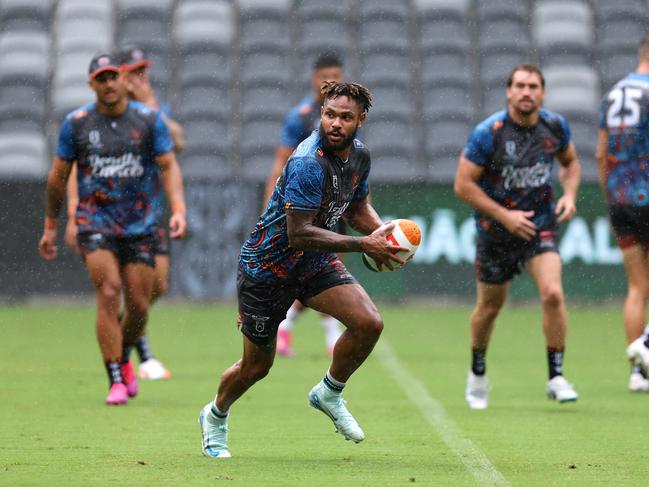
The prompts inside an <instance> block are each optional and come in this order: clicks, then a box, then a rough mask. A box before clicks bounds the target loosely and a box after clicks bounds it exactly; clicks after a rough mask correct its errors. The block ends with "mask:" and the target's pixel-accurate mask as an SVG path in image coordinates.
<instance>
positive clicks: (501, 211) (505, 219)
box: [453, 153, 536, 241]
mask: <svg viewBox="0 0 649 487" xmlns="http://www.w3.org/2000/svg"><path fill="white" fill-rule="evenodd" d="M483 172H484V169H483V168H482V167H481V166H479V165H477V164H474V163H473V162H471V161H469V160H468V159H467V158H465V157H464V153H462V155H461V156H460V162H459V164H458V168H457V173H456V174H455V184H454V185H453V189H454V191H455V194H456V195H457V197H458V198H460V199H461V200H462V201H464V202H465V203H467V204H469V205H470V206H472V207H473V208H475V209H476V210H478V211H479V212H480V213H482V214H484V215H487V216H489V217H491V218H493V219H494V220H497V221H499V222H500V223H502V224H503V226H504V227H505V228H506V229H507V231H509V232H510V233H512V234H513V235H515V236H517V237H518V238H522V239H524V240H528V241H529V240H531V239H532V238H534V236H535V235H536V225H534V222H532V220H530V218H531V217H532V216H534V212H533V211H520V210H508V209H507V208H505V207H504V206H501V205H500V204H498V203H497V202H496V201H494V200H493V199H491V198H490V197H489V196H487V193H485V192H484V191H483V190H482V188H481V187H480V185H479V184H478V181H479V180H480V177H481V176H482V173H483Z"/></svg>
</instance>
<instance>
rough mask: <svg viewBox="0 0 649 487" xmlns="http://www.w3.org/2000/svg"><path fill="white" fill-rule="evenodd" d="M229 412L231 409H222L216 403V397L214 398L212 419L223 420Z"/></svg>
mask: <svg viewBox="0 0 649 487" xmlns="http://www.w3.org/2000/svg"><path fill="white" fill-rule="evenodd" d="M229 413H230V411H229V410H228V411H226V412H223V411H221V410H220V409H219V408H218V406H217V405H216V398H214V400H213V401H212V408H211V409H210V416H212V419H214V420H215V421H222V420H224V419H226V418H227V417H228V414H229Z"/></svg>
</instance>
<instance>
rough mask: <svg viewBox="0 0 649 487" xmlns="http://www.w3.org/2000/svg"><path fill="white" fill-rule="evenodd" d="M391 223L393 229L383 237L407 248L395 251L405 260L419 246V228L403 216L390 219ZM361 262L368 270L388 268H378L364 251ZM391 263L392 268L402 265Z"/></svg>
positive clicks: (410, 256) (407, 259)
mask: <svg viewBox="0 0 649 487" xmlns="http://www.w3.org/2000/svg"><path fill="white" fill-rule="evenodd" d="M392 223H394V229H393V230H392V233H390V234H389V235H387V236H386V237H385V238H386V239H387V240H389V241H390V242H391V243H392V244H393V245H399V246H401V247H407V248H408V249H409V250H400V251H398V252H397V253H396V255H398V256H399V257H401V258H402V259H403V260H405V261H406V262H407V261H409V260H411V259H412V258H413V257H414V255H415V252H417V249H418V248H419V244H420V243H421V229H420V228H419V225H417V224H416V223H415V222H414V221H412V220H406V219H404V218H400V219H398V220H392ZM363 263H364V264H365V266H366V267H367V268H368V269H369V270H371V271H374V272H383V271H389V270H390V269H388V268H387V267H386V266H381V268H380V269H379V266H378V265H377V264H376V262H375V261H374V259H372V258H371V257H370V256H369V255H367V254H365V253H364V254H363ZM392 265H393V267H394V270H396V269H399V268H401V267H402V266H401V265H399V264H398V263H397V262H395V261H392Z"/></svg>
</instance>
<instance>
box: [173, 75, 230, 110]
mask: <svg viewBox="0 0 649 487" xmlns="http://www.w3.org/2000/svg"><path fill="white" fill-rule="evenodd" d="M230 110H231V98H230V96H229V90H228V86H227V85H220V84H217V83H215V82H214V80H212V79H210V78H200V77H196V78H193V79H188V80H186V81H185V82H184V83H183V84H182V85H180V86H179V87H178V90H177V93H176V97H175V99H174V113H176V114H177V116H178V118H179V120H183V119H185V118H187V117H189V116H190V115H191V114H200V113H207V114H209V113H225V112H229V111H230Z"/></svg>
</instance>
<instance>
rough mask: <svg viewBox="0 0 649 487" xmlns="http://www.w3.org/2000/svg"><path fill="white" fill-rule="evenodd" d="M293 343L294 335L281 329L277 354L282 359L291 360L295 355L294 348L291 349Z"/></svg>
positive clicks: (278, 333)
mask: <svg viewBox="0 0 649 487" xmlns="http://www.w3.org/2000/svg"><path fill="white" fill-rule="evenodd" d="M292 342H293V333H292V332H290V331H288V330H282V329H281V328H280V329H278V330H277V353H279V354H280V355H281V356H282V357H287V358H290V357H292V356H293V355H295V354H294V353H293V348H291V343H292Z"/></svg>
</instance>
